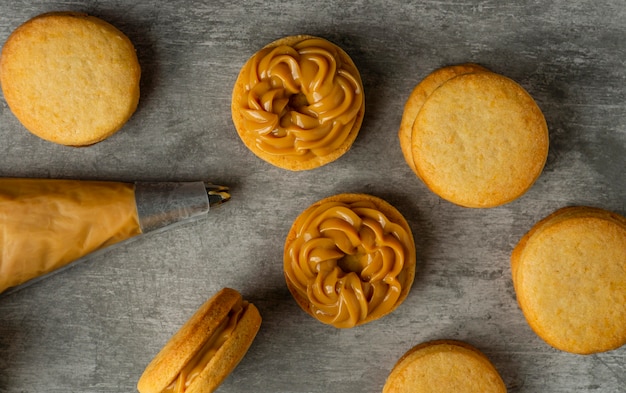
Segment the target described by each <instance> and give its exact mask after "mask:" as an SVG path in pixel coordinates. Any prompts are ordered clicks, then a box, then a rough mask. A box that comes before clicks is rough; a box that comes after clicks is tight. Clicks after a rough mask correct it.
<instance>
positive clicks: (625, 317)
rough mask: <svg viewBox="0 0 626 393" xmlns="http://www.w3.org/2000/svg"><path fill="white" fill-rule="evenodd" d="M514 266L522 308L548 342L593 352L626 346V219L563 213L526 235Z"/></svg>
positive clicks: (581, 210)
mask: <svg viewBox="0 0 626 393" xmlns="http://www.w3.org/2000/svg"><path fill="white" fill-rule="evenodd" d="M511 268H512V273H513V284H514V286H515V291H516V294H517V300H518V303H519V305H520V308H521V309H522V311H523V313H524V316H525V317H526V320H527V321H528V324H529V325H530V326H531V328H532V329H533V330H534V331H535V332H536V333H537V335H539V336H540V337H541V338H542V339H543V340H544V341H546V342H547V343H548V344H550V345H552V346H553V347H555V348H557V349H560V350H563V351H567V352H573V353H580V354H589V353H596V352H603V351H608V350H611V349H615V348H618V347H620V346H622V345H624V344H625V343H626V218H624V217H622V216H619V215H618V214H615V213H612V212H609V211H606V210H602V209H597V208H591V207H584V206H582V207H568V208H563V209H560V210H557V211H556V212H555V213H553V214H551V215H550V216H548V217H547V218H545V219H543V220H541V221H540V222H539V223H537V224H536V225H535V226H533V228H532V229H531V230H530V231H529V232H528V233H527V234H526V235H525V236H524V237H523V238H522V239H521V240H520V242H519V243H518V245H517V246H516V247H515V249H514V250H513V253H512V255H511Z"/></svg>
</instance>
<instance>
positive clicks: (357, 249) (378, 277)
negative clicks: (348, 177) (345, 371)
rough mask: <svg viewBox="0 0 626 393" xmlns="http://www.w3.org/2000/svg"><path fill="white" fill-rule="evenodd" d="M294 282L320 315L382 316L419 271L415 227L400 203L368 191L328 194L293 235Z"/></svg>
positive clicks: (348, 319)
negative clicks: (412, 231) (412, 228)
mask: <svg viewBox="0 0 626 393" xmlns="http://www.w3.org/2000/svg"><path fill="white" fill-rule="evenodd" d="M284 273H285V279H286V281H287V287H288V288H289V290H290V292H291V294H292V295H293V297H294V299H295V300H296V302H297V303H298V304H299V305H300V307H301V308H302V309H303V310H304V311H306V312H307V313H309V314H310V315H311V316H313V317H315V318H316V319H317V320H319V321H320V322H323V323H326V324H329V325H332V326H335V327H337V328H351V327H354V326H358V325H362V324H364V323H368V322H371V321H374V320H376V319H378V318H381V317H382V316H384V315H387V314H389V313H390V312H392V311H393V310H395V309H396V308H397V307H398V306H399V305H400V304H401V303H402V302H403V301H404V299H405V298H406V296H407V295H408V293H409V290H410V289H411V285H412V284H413V279H414V277H415V243H414V240H413V234H412V233H411V229H410V227H409V225H408V223H407V222H406V220H405V219H404V217H403V216H402V214H401V213H400V212H399V211H398V210H396V208H394V207H393V206H392V205H390V204H389V203H387V202H385V201H384V200H382V199H380V198H377V197H374V196H371V195H365V194H339V195H335V196H332V197H328V198H325V199H322V200H321V201H318V202H316V203H314V204H313V205H311V206H310V207H309V208H307V209H306V210H305V211H303V212H302V213H301V214H300V215H299V216H298V218H296V220H295V221H294V223H293V225H292V227H291V229H290V231H289V233H288V235H287V239H286V241H285V250H284Z"/></svg>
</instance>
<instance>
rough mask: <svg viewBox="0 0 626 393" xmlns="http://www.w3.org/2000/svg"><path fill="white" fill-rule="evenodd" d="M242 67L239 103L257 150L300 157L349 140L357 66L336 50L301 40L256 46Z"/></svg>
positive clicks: (355, 115) (358, 91)
mask: <svg viewBox="0 0 626 393" xmlns="http://www.w3.org/2000/svg"><path fill="white" fill-rule="evenodd" d="M344 59H345V60H344ZM245 68H246V69H244V72H246V75H247V80H245V81H244V85H245V93H244V94H243V95H242V97H241V100H240V102H239V105H240V107H241V113H242V115H243V127H244V128H245V129H246V130H247V132H249V133H250V134H252V135H253V137H254V139H255V143H256V147H257V148H258V149H260V150H261V151H263V152H264V153H266V154H270V155H275V156H289V158H290V159H294V160H299V161H305V160H310V159H312V158H315V157H323V156H326V155H329V154H330V153H332V152H334V151H336V150H337V149H338V148H340V147H342V145H344V144H346V143H352V139H353V138H354V135H351V134H352V133H354V132H355V130H353V128H355V124H356V125H357V127H356V128H357V131H358V127H359V126H360V123H359V124H357V122H360V121H361V117H362V107H363V103H364V97H363V91H362V85H361V79H360V76H359V73H358V70H357V69H356V67H355V66H354V64H352V62H351V61H350V60H349V58H348V56H347V55H346V54H345V53H343V51H342V50H341V49H340V48H338V47H336V46H335V45H334V44H332V43H330V42H328V41H326V40H324V39H320V38H309V39H304V40H302V41H300V42H297V43H296V44H294V45H279V46H274V47H267V48H265V49H262V50H261V51H259V52H258V53H257V54H256V55H254V56H253V57H252V58H251V59H250V61H248V63H247V64H246V66H245Z"/></svg>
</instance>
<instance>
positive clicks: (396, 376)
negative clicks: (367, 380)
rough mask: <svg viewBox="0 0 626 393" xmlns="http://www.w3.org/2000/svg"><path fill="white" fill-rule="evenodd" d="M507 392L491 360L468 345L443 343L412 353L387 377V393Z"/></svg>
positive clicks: (421, 346)
mask: <svg viewBox="0 0 626 393" xmlns="http://www.w3.org/2000/svg"><path fill="white" fill-rule="evenodd" d="M449 392H455V393H506V386H505V385H504V382H503V381H502V378H501V377H500V374H499V373H498V370H496V368H495V367H494V366H493V364H492V363H491V362H490V361H489V359H488V358H487V357H486V356H485V355H484V354H483V353H482V352H480V351H479V350H478V349H476V348H474V347H473V346H471V345H469V344H466V343H464V342H460V341H455V340H439V341H431V342H427V343H423V344H420V345H417V346H415V347H414V348H412V349H411V350H410V351H408V352H407V353H406V354H405V355H404V356H403V357H402V358H401V359H400V360H399V361H398V363H397V364H396V365H395V366H394V368H393V369H392V370H391V373H390V374H389V377H387V382H386V383H385V386H384V387H383V393H449Z"/></svg>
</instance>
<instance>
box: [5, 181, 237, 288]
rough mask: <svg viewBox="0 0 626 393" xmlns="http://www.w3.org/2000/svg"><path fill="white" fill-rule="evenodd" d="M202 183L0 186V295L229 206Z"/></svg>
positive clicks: (218, 191) (223, 194) (220, 191)
mask: <svg viewBox="0 0 626 393" xmlns="http://www.w3.org/2000/svg"><path fill="white" fill-rule="evenodd" d="M227 191H228V189H227V188H226V187H221V186H216V185H212V184H209V183H205V182H156V183H141V182H139V183H120V182H107V181H81V180H48V179H18V178H0V293H2V292H4V291H6V290H7V289H9V288H12V287H16V286H18V285H21V284H23V283H26V282H28V281H30V280H32V279H34V278H37V277H40V276H43V275H45V274H47V273H50V272H52V271H55V270H57V269H60V268H61V267H64V266H66V265H68V264H69V263H71V262H73V261H75V260H77V259H79V258H81V257H83V256H85V255H88V254H90V253H92V252H94V251H96V250H99V249H102V248H105V247H107V246H110V245H112V244H115V243H118V242H121V241H123V240H126V239H129V238H132V237H134V236H138V235H140V234H143V233H147V232H152V231H155V230H159V229H162V228H167V227H169V226H170V225H173V224H176V223H180V222H184V221H187V220H190V219H193V218H197V217H199V216H201V215H204V214H206V213H208V211H209V208H210V206H214V205H217V204H220V203H223V202H225V201H227V200H229V199H230V195H229V194H228V192H227Z"/></svg>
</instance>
